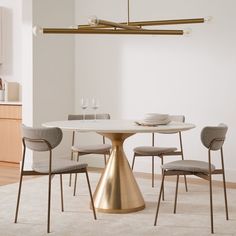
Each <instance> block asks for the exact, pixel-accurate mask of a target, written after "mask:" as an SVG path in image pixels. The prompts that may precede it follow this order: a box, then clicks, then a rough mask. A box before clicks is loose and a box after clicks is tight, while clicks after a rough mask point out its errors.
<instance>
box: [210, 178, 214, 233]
mask: <svg viewBox="0 0 236 236" xmlns="http://www.w3.org/2000/svg"><path fill="white" fill-rule="evenodd" d="M209 188H210V214H211V233H212V234H214V226H213V204H212V179H211V174H210V179H209Z"/></svg>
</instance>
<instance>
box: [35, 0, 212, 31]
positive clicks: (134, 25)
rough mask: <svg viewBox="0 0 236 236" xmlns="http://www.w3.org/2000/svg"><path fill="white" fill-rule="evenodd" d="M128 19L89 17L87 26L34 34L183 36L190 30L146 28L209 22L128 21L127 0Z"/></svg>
mask: <svg viewBox="0 0 236 236" xmlns="http://www.w3.org/2000/svg"><path fill="white" fill-rule="evenodd" d="M127 3H128V6H127V9H128V17H127V22H121V23H116V22H112V21H107V20H102V19H98V18H97V17H95V16H94V17H90V18H89V21H88V24H87V25H78V26H76V27H73V28H72V27H70V28H39V27H34V29H33V31H34V34H35V35H37V34H39V33H41V34H135V35H183V34H189V33H190V30H169V29H168V30H164V29H150V28H149V29H147V28H144V27H146V26H160V25H178V24H198V23H204V22H208V21H210V20H211V17H207V18H193V19H175V20H159V21H135V22H131V21H130V4H129V0H127Z"/></svg>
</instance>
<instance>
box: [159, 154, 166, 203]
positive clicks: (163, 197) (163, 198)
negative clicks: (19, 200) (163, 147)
mask: <svg viewBox="0 0 236 236" xmlns="http://www.w3.org/2000/svg"><path fill="white" fill-rule="evenodd" d="M160 158H161V165H163V164H164V162H163V156H160ZM163 174H164V170H163V169H162V175H163ZM164 195H165V193H164V183H163V188H162V200H163V201H164V200H165V196H164Z"/></svg>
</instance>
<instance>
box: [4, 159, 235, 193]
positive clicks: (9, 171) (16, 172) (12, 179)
mask: <svg viewBox="0 0 236 236" xmlns="http://www.w3.org/2000/svg"><path fill="white" fill-rule="evenodd" d="M89 171H92V172H101V171H102V169H101V168H89ZM135 176H136V177H139V178H145V179H150V181H151V174H148V173H135ZM19 177H20V165H19V164H13V163H6V162H0V186H2V185H7V184H12V183H18V182H19ZM35 177H37V176H32V177H31V176H25V177H24V180H26V179H30V178H35ZM155 179H156V180H157V181H156V186H158V183H157V182H158V181H160V179H161V176H160V175H155ZM167 181H176V178H175V177H169V179H168V180H167ZM182 181H183V180H180V182H182ZM188 182H189V183H192V184H208V182H207V181H204V180H201V179H199V178H188ZM213 184H214V185H215V186H222V182H221V181H214V182H213ZM227 188H234V189H235V188H236V183H230V182H227Z"/></svg>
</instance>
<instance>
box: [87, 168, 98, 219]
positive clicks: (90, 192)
mask: <svg viewBox="0 0 236 236" xmlns="http://www.w3.org/2000/svg"><path fill="white" fill-rule="evenodd" d="M85 174H86V179H87V183H88V189H89V195H90V199H91V205H92V209H93V216H94V219H95V220H96V219H97V216H96V211H95V207H94V202H93V195H92V191H91V187H90V182H89V177H88V172H87V171H86V172H85Z"/></svg>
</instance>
